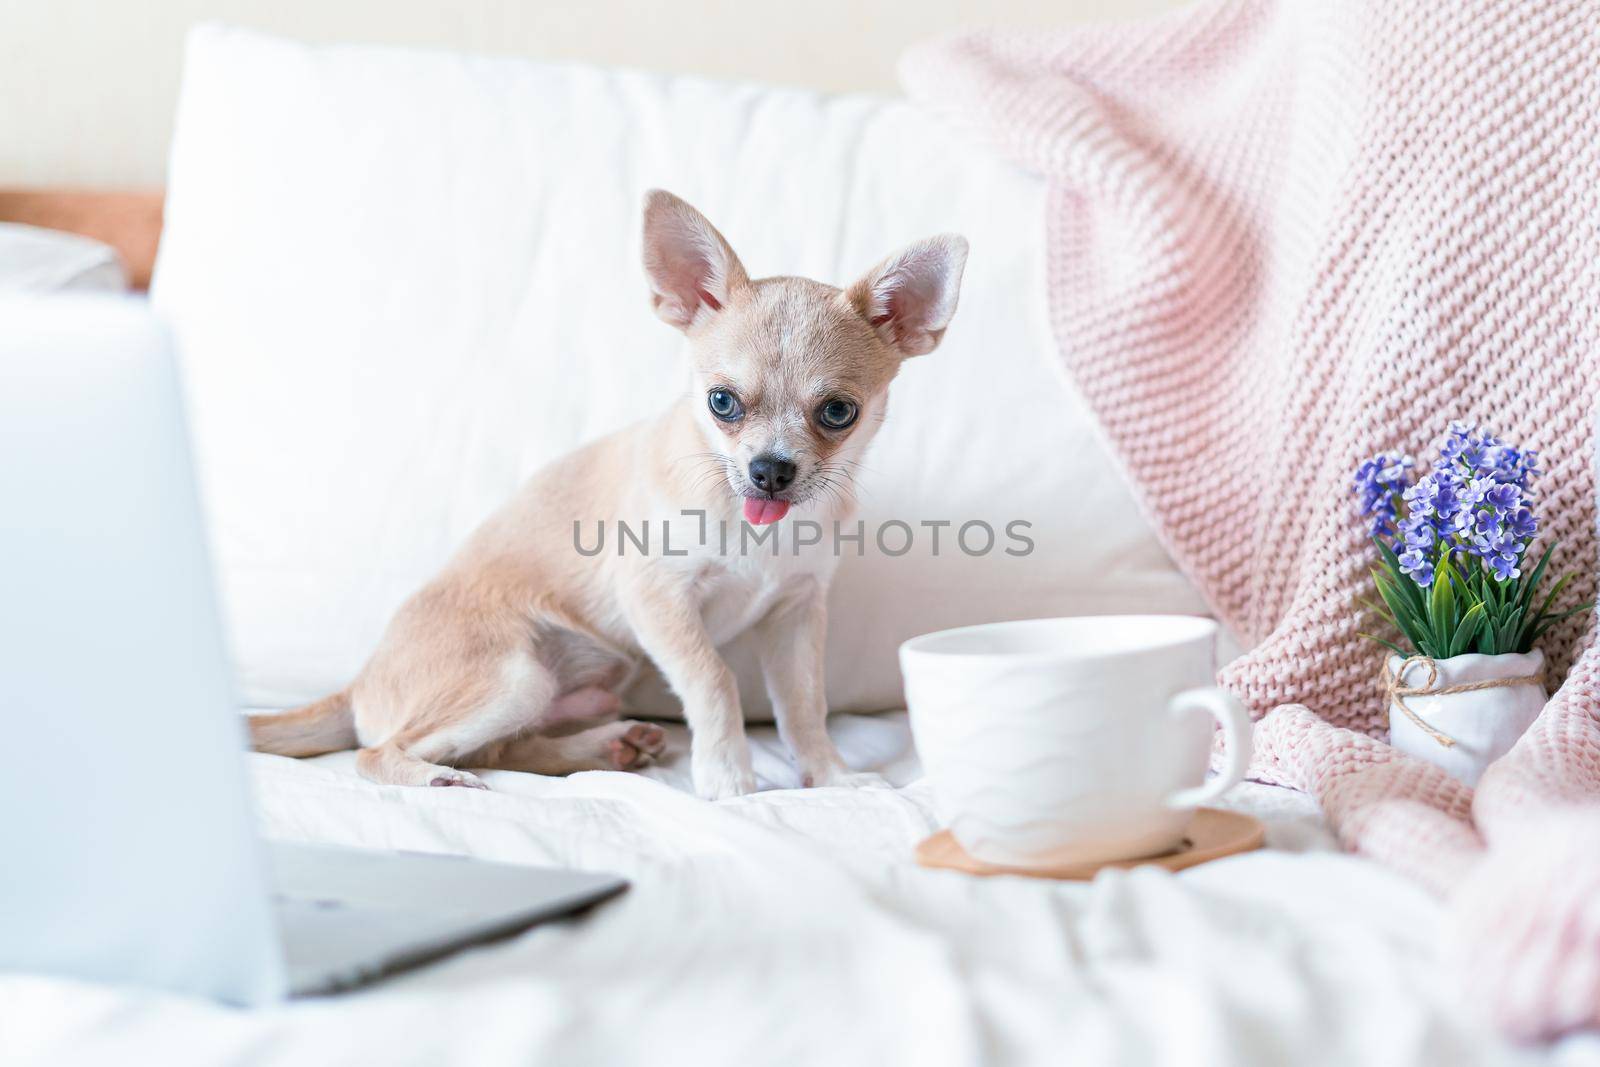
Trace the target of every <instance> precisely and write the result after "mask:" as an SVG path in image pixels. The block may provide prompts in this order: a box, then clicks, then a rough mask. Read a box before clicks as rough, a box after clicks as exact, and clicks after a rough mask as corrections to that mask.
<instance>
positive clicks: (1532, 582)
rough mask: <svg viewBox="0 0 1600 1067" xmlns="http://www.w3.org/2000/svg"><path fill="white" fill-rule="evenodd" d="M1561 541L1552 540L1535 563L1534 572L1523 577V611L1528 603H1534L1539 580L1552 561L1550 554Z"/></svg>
mask: <svg viewBox="0 0 1600 1067" xmlns="http://www.w3.org/2000/svg"><path fill="white" fill-rule="evenodd" d="M1559 543H1560V542H1554V541H1553V542H1551V543H1550V544H1549V545H1548V546H1547V547H1546V548H1545V550H1544V555H1542V556H1540V557H1539V562H1538V563H1536V564H1535V565H1534V568H1533V571H1532V573H1530V574H1528V575H1527V576H1526V577H1525V578H1524V579H1523V585H1522V597H1521V603H1522V610H1523V611H1527V610H1528V605H1530V604H1532V603H1533V596H1534V593H1535V591H1537V590H1538V588H1539V582H1540V580H1541V579H1542V578H1543V577H1544V568H1545V564H1547V563H1549V562H1550V555H1551V553H1553V552H1554V551H1555V550H1556V545H1557V544H1559Z"/></svg>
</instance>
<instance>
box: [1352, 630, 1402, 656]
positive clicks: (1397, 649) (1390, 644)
mask: <svg viewBox="0 0 1600 1067" xmlns="http://www.w3.org/2000/svg"><path fill="white" fill-rule="evenodd" d="M1356 636H1357V637H1365V638H1366V639H1367V640H1368V641H1376V642H1377V643H1378V644H1380V645H1382V646H1383V647H1384V648H1387V649H1388V650H1389V651H1391V652H1393V653H1394V654H1395V655H1397V656H1399V657H1401V658H1402V659H1404V658H1405V656H1406V651H1405V649H1403V648H1401V647H1400V646H1399V645H1397V644H1395V643H1394V642H1393V641H1385V640H1384V639H1383V638H1381V637H1379V636H1378V635H1377V634H1363V633H1358V634H1356Z"/></svg>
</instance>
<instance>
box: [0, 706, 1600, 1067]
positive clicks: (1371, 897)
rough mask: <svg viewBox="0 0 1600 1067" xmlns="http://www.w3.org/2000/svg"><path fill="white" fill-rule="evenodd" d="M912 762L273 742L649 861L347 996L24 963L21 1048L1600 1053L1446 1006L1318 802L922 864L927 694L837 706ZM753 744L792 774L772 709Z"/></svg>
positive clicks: (559, 842) (1193, 1056)
mask: <svg viewBox="0 0 1600 1067" xmlns="http://www.w3.org/2000/svg"><path fill="white" fill-rule="evenodd" d="M673 731H674V736H673V743H674V747H675V751H676V752H678V753H682V752H683V751H684V740H685V738H684V734H683V732H682V727H674V728H673ZM834 732H835V734H836V736H837V737H838V738H839V740H840V742H841V749H842V750H843V751H844V752H845V753H846V756H847V758H849V759H850V761H851V762H852V763H853V764H854V765H856V766H858V767H873V768H879V769H882V770H883V771H884V772H885V773H886V775H887V777H889V778H890V780H892V781H894V782H895V783H896V784H897V785H898V786H900V788H895V789H871V790H859V791H849V790H842V789H813V790H792V789H772V790H769V791H764V792H761V793H758V794H756V795H754V796H750V797H743V798H739V799H736V800H732V801H727V802H724V803H721V804H708V803H705V802H702V801H700V800H697V799H695V798H694V797H693V796H690V795H688V794H687V793H686V792H685V791H684V790H683V789H682V788H679V787H680V786H682V785H683V784H685V782H686V779H687V769H686V767H685V765H684V764H685V762H686V761H685V760H684V759H683V758H682V757H681V756H680V757H678V758H677V759H674V760H669V761H668V762H667V763H666V765H664V766H661V767H657V768H653V769H652V770H651V771H650V772H649V774H648V775H632V774H610V773H590V774H579V775H574V776H572V777H570V778H566V779H557V778H542V777H538V776H534V775H525V774H515V773H509V772H493V771H491V772H488V773H487V775H486V778H487V780H488V781H489V783H490V785H491V786H492V788H493V791H492V792H487V793H486V792H480V791H475V790H439V789H434V790H427V789H398V788H390V787H378V786H373V785H370V784H368V783H366V782H363V781H361V780H360V779H358V778H357V777H355V775H354V770H353V766H352V762H353V761H352V758H351V756H350V755H349V754H337V755H333V756H328V757H323V758H321V759H318V760H312V761H304V762H297V761H293V760H288V759H283V758H280V757H274V756H260V755H257V756H252V757H250V759H251V767H252V772H253V775H254V778H255V782H256V785H257V791H258V800H259V808H260V818H261V825H262V827H263V829H264V831H265V832H266V833H267V834H269V835H271V836H274V837H280V838H285V839H291V840H302V841H321V842H331V843H339V844H348V845H365V846H375V847H392V848H410V849H422V850H428V851H439V852H452V853H468V854H472V855H476V856H482V857H485V858H490V859H497V860H506V861H512V862H526V863H536V864H572V865H578V866H585V867H592V868H602V869H608V870H613V871H618V872H621V873H623V874H625V875H626V876H627V877H628V878H630V879H631V880H632V882H633V886H632V888H631V889H630V890H629V892H627V893H626V894H624V895H623V896H622V897H620V898H618V899H617V900H615V901H612V902H610V903H607V904H605V905H603V906H601V907H600V908H599V909H597V910H596V911H594V912H593V913H591V914H590V915H588V916H587V917H584V918H581V919H577V920H572V921H564V922H559V923H553V924H548V925H545V926H542V927H539V928H537V929H534V930H532V931H529V932H528V933H526V934H524V935H522V936H520V937H517V938H514V939H512V940H510V941H508V942H505V943H502V944H499V945H495V946H489V947H484V948H479V949H475V950H472V951H468V952H464V953H461V954H459V955H457V956H455V957H453V958H451V959H449V960H447V961H444V962H442V963H440V964H437V965H434V966H432V967H429V968H427V969H425V970H422V971H419V972H415V973H412V974H409V975H405V976H401V977H398V978H395V979H393V980H390V981H388V982H386V983H384V984H381V985H379V986H375V987H372V988H369V989H367V990H364V991H361V992H357V993H353V994H347V995H345V996H341V997H338V998H331V999H323V1000H312V1001H305V1002H299V1003H294V1004H291V1005H287V1006H284V1007H282V1008H277V1009H272V1010H265V1011H256V1012H246V1011H239V1010H233V1009H228V1008H224V1007H220V1006H214V1005H211V1004H208V1003H203V1002H197V1001H192V1000H182V999H177V998H173V997H167V996H162V995H157V994H152V993H146V992H138V991H129V990H120V989H110V988H104V987H95V986H89V985H83V984H79V983H72V982H66V981H60V980H46V979H40V978H31V977H14V976H13V977H0V1062H3V1063H6V1064H21V1063H30V1064H31V1063H49V1064H71V1063H121V1064H139V1063H146V1062H157V1061H159V1062H161V1063H163V1064H169V1065H170V1064H186V1063H205V1064H223V1063H250V1064H265V1065H277V1064H283V1065H290V1064H294V1065H304V1064H315V1063H364V1064H380V1063H382V1064H401V1063H428V1064H434V1065H438V1064H445V1063H455V1062H461V1063H470V1064H473V1065H474V1067H489V1065H498V1064H535V1063H539V1064H584V1063H650V1064H675V1063H693V1064H696V1065H708V1064H720V1063H741V1064H749V1063H762V1064H766V1063H773V1064H791V1063H794V1064H800V1063H818V1064H828V1065H841V1064H856V1063H861V1064H879V1065H882V1064H902V1063H904V1064H916V1065H918V1067H937V1065H943V1064H953V1065H969V1064H980V1063H1002V1062H1005V1063H1011V1062H1015V1063H1050V1064H1060V1063H1084V1064H1118V1063H1130V1064H1144V1063H1157V1062H1159V1063H1173V1064H1196V1065H1205V1067H1214V1065H1219V1064H1255V1063H1260V1064H1280V1063H1294V1064H1312V1063H1324V1062H1325V1063H1343V1064H1354V1063H1360V1064H1363V1065H1366V1067H1381V1065H1384V1064H1407V1065H1410V1064H1444V1063H1448V1064H1453V1065H1468V1064H1477V1063H1508V1062H1530V1063H1562V1064H1565V1063H1579V1062H1591V1063H1592V1062H1600V1039H1596V1038H1592V1037H1590V1038H1578V1039H1572V1040H1569V1041H1567V1042H1565V1043H1563V1044H1561V1045H1558V1046H1555V1047H1553V1048H1548V1049H1516V1048H1512V1047H1510V1046H1507V1045H1504V1044H1502V1043H1500V1042H1499V1041H1498V1040H1496V1039H1495V1038H1494V1037H1493V1036H1492V1035H1490V1034H1489V1033H1487V1032H1486V1031H1485V1030H1484V1029H1483V1028H1482V1027H1481V1025H1480V1023H1478V1022H1477V1021H1475V1020H1473V1019H1471V1018H1468V1017H1466V1016H1465V1014H1464V1013H1463V1012H1461V1011H1460V1009H1459V1008H1458V1007H1457V1006H1456V1005H1454V1004H1453V1002H1452V999H1451V995H1450V983H1449V982H1448V980H1447V977H1448V976H1447V975H1445V974H1443V973H1442V972H1441V970H1440V968H1439V967H1438V965H1437V964H1436V963H1435V962H1434V958H1433V952H1432V947H1431V946H1432V944H1433V942H1434V939H1435V936H1436V933H1437V929H1438V926H1439V922H1440V911H1439V908H1438V906H1437V905H1436V904H1435V903H1434V902H1433V901H1432V900H1431V899H1429V898H1428V897H1427V896H1425V895H1424V894H1423V893H1421V892H1420V891H1419V890H1417V889H1416V888H1414V887H1413V886H1411V885H1410V884H1408V883H1407V882H1405V881H1403V880H1402V879H1400V878H1398V877H1397V876H1394V875H1392V874H1390V873H1388V872H1386V871H1384V870H1382V869H1381V868H1379V867H1377V866H1375V865H1373V864H1369V863H1366V862H1364V861H1361V860H1357V859H1355V858H1353V857H1349V856H1345V855H1341V854H1339V853H1337V852H1336V851H1332V842H1331V840H1330V838H1329V836H1328V834H1327V832H1326V830H1325V829H1324V828H1323V826H1322V825H1321V822H1320V820H1319V818H1318V815H1317V812H1316V808H1315V806H1314V805H1313V804H1312V803H1311V802H1310V801H1309V800H1308V799H1307V798H1305V797H1303V796H1301V795H1299V794H1296V793H1292V792H1288V791H1285V790H1279V789H1273V788H1269V787H1265V786H1259V785H1246V786H1243V787H1241V788H1240V789H1239V790H1237V791H1236V794H1235V795H1234V798H1233V800H1232V803H1233V804H1234V805H1236V806H1237V807H1239V808H1242V809H1245V810H1249V811H1253V812H1255V813H1257V814H1259V815H1260V816H1261V817H1263V818H1264V819H1265V820H1266V821H1267V823H1268V826H1269V836H1268V841H1269V844H1270V845H1272V846H1274V847H1272V848H1271V849H1269V850H1267V851H1262V852H1258V853H1254V854H1251V855H1246V856H1240V857H1235V858H1231V859H1227V860H1222V861H1219V862H1216V863H1212V864H1208V865H1205V866H1203V867H1200V868H1196V869H1194V870H1191V871H1187V872H1184V873H1182V874H1179V875H1176V876H1174V875H1170V874H1167V873H1166V872H1163V871H1159V870H1155V869H1148V868H1147V869H1141V870H1136V871H1133V872H1131V873H1122V872H1109V873H1106V874H1103V875H1102V876H1101V877H1100V878H1099V879H1098V880H1096V881H1095V882H1094V883H1092V884H1089V885H1083V884H1056V883H1050V882H1043V881H1037V880H1032V879H1021V878H995V879H971V878H967V877H964V876H962V875H958V874H953V873H946V872H937V871H926V870H922V869H920V868H918V867H916V866H915V865H914V864H913V863H912V862H911V860H910V855H909V854H910V849H911V846H912V845H913V844H914V843H915V842H916V841H917V840H918V839H920V838H921V837H923V836H924V835H926V834H928V833H929V832H931V831H932V829H933V828H934V827H935V825H936V824H935V820H934V817H933V815H932V810H931V804H930V799H929V793H928V788H927V783H926V782H924V781H916V780H915V779H916V778H917V775H918V768H917V764H916V759H915V756H914V753H913V752H912V749H911V746H910V740H909V732H908V730H907V727H906V721H905V716H904V714H903V713H902V714H894V715H885V716H874V717H857V716H840V717H836V718H835V720H834ZM754 740H755V745H756V749H757V769H758V773H760V775H761V776H762V778H763V779H764V783H765V784H768V785H789V784H792V773H791V772H790V771H789V769H788V767H787V765H786V764H785V762H784V761H783V759H782V757H781V749H780V748H779V746H778V744H777V740H776V737H775V735H774V733H773V731H772V730H771V728H758V729H757V730H755V731H754Z"/></svg>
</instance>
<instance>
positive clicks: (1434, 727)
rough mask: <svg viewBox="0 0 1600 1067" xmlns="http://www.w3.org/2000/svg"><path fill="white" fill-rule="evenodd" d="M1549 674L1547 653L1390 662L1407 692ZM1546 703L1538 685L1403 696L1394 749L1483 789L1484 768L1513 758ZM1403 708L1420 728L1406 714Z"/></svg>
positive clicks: (1392, 710)
mask: <svg viewBox="0 0 1600 1067" xmlns="http://www.w3.org/2000/svg"><path fill="white" fill-rule="evenodd" d="M1408 663H1409V664H1410V665H1409V666H1406V664H1408ZM1430 667H1431V669H1430ZM1543 670H1544V653H1542V652H1540V651H1539V650H1538V649H1535V650H1534V651H1532V652H1526V653H1506V654H1504V655H1500V656H1480V655H1478V654H1476V653H1469V654H1467V655H1464V656H1451V657H1450V658H1449V659H1441V660H1429V659H1428V658H1427V657H1425V656H1414V657H1412V658H1411V659H1409V660H1407V659H1405V658H1402V657H1400V656H1390V657H1389V673H1390V675H1391V676H1392V677H1395V678H1397V679H1398V680H1399V684H1400V685H1401V686H1402V687H1404V688H1405V689H1407V690H1441V689H1449V688H1453V687H1455V686H1462V685H1472V684H1474V683H1480V682H1491V681H1502V680H1506V679H1514V678H1533V677H1537V676H1539V675H1541V674H1542V673H1543ZM1402 671H1403V672H1404V673H1403V674H1402ZM1435 672H1436V675H1435ZM1546 699H1548V698H1547V697H1546V696H1545V690H1544V686H1543V685H1542V684H1541V683H1540V682H1538V681H1523V682H1518V683H1516V684H1510V685H1501V686H1495V687H1493V688H1485V689H1474V690H1471V691H1469V692H1457V693H1438V692H1433V693H1423V692H1416V693H1410V694H1409V695H1396V696H1395V697H1394V698H1393V699H1391V700H1390V703H1389V744H1391V745H1393V746H1394V747H1395V748H1397V749H1399V750H1400V751H1401V752H1404V753H1406V754H1407V755H1410V756H1416V757H1417V758H1418V759H1424V760H1427V761H1428V762H1429V763H1432V764H1434V765H1436V766H1438V767H1440V768H1442V769H1443V770H1444V771H1445V772H1446V773H1448V774H1449V775H1451V777H1453V778H1456V779H1458V780H1460V781H1462V782H1465V783H1466V784H1467V785H1477V784H1478V779H1479V778H1480V777H1482V775H1483V771H1484V768H1486V767H1488V766H1489V764H1491V763H1493V762H1494V761H1495V760H1497V759H1499V758H1500V757H1501V756H1503V755H1505V754H1506V752H1507V751H1509V750H1510V748H1511V746H1512V745H1514V744H1516V742H1517V738H1519V737H1521V736H1522V733H1523V731H1524V730H1526V729H1527V728H1528V726H1529V725H1530V724H1531V723H1532V722H1533V720H1534V719H1536V718H1538V717H1539V712H1540V711H1542V710H1543V709H1544V705H1545V701H1546ZM1402 702H1403V703H1404V704H1405V707H1406V708H1409V709H1410V710H1411V711H1412V712H1413V713H1414V714H1415V716H1416V719H1420V720H1421V722H1420V723H1419V722H1417V721H1416V720H1414V719H1413V718H1412V716H1411V715H1408V714H1406V711H1405V708H1402V707H1401V706H1400V704H1401V703H1402Z"/></svg>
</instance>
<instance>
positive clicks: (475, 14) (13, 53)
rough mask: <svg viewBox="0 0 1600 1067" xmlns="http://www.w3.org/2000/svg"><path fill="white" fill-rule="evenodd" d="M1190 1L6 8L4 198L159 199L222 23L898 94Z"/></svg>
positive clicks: (0, 148)
mask: <svg viewBox="0 0 1600 1067" xmlns="http://www.w3.org/2000/svg"><path fill="white" fill-rule="evenodd" d="M1178 3H1179V0H989V2H983V0H676V2H668V3H658V2H650V0H592V2H589V3H580V2H573V0H550V2H540V0H0V185H16V184H46V183H50V184H53V183H73V184H94V185H106V184H111V185H155V184H159V183H160V182H161V180H162V173H163V171H164V169H165V155H166V146H167V139H168V136H169V133H170V123H171V114H172V107H173V102H174V100H175V98H176V93H177V85H178V69H179V57H180V52H181V45H182V40H183V33H184V30H185V29H186V28H187V27H188V26H190V25H191V24H193V23H194V22H196V21H204V20H222V21H228V22H237V23H241V24H244V25H249V26H256V27H259V28H262V29H267V30H272V31H275V32H280V33H285V34H289V35H293V36H296V37H301V38H305V39H309V40H346V41H377V42H388V43H397V44H408V45H427V46H431V47H440V48H456V49H464V50H470V51H479V52H492V53H500V54H513V55H527V56H534V57H538V58H543V59H568V60H582V61H586V62H593V63H615V64H624V65H628V66H635V67H644V68H648V69H652V70H660V71H668V72H693V73H700V74H708V75H713V76H716V77H724V78H740V79H758V80H762V81H769V82H777V83H782V84H790V85H805V86H813V87H816V88H822V89H832V90H849V89H876V90H891V89H893V87H894V61H895V57H896V56H897V55H898V54H899V52H900V50H901V49H902V48H903V47H905V45H906V44H908V43H910V42H912V41H915V40H918V39H920V38H923V37H926V36H929V35H930V34H935V33H939V32H941V31H945V30H951V29H956V28H960V27H962V26H968V25H978V24H987V23H1005V24H1012V25H1019V26H1027V27H1043V26H1055V25H1064V24H1068V23H1071V22H1079V21H1085V20H1093V19H1107V18H1119V17H1136V16H1140V15H1146V14H1150V13H1153V12H1158V11H1162V10H1166V9H1169V8H1172V7H1176V6H1178Z"/></svg>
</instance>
